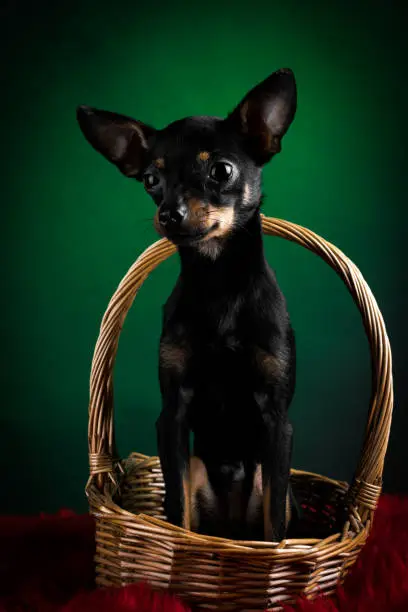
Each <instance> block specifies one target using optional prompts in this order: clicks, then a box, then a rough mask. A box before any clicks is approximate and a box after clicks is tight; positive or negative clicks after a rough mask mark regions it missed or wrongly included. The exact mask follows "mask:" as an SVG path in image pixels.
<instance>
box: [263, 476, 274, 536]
mask: <svg viewBox="0 0 408 612" xmlns="http://www.w3.org/2000/svg"><path fill="white" fill-rule="evenodd" d="M262 506H263V519H264V537H265V541H266V542H272V538H273V526H272V521H271V486H270V485H269V484H268V485H266V486H265V487H264V489H263V497H262Z"/></svg>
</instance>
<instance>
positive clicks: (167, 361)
mask: <svg viewBox="0 0 408 612" xmlns="http://www.w3.org/2000/svg"><path fill="white" fill-rule="evenodd" d="M159 354H160V365H161V366H162V367H164V368H166V369H169V370H174V371H175V372H177V373H181V372H183V370H184V368H185V365H186V362H187V360H188V358H189V356H190V351H189V349H188V347H187V346H183V345H181V344H173V343H171V342H167V341H162V342H161V343H160V352H159Z"/></svg>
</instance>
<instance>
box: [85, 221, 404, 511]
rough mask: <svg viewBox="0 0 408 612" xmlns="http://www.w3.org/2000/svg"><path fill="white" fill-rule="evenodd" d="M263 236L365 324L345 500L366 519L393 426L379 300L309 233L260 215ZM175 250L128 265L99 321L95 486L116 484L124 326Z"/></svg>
mask: <svg viewBox="0 0 408 612" xmlns="http://www.w3.org/2000/svg"><path fill="white" fill-rule="evenodd" d="M262 229H263V232H264V233H265V234H267V235H271V236H279V237H281V238H285V239H286V240H290V241H292V242H296V243H297V244H300V245H301V246H303V247H305V248H306V249H308V250H309V251H312V252H313V253H315V254H316V255H319V256H320V257H321V258H322V259H323V260H324V261H325V262H326V263H328V264H329V266H331V267H332V268H333V270H335V272H337V274H338V275H339V276H340V278H341V279H342V280H343V281H344V283H345V285H346V287H347V288H348V290H349V292H350V294H351V296H352V298H353V300H354V302H355V304H356V305H357V307H358V309H359V311H360V313H361V317H362V320H363V325H364V329H365V332H366V335H367V338H368V342H369V345H370V351H371V361H372V394H371V400H370V408H369V412H368V421H367V426H366V430H365V436H364V442H363V447H362V451H361V455H360V460H359V463H358V466H357V469H356V472H355V476H354V479H353V482H352V485H351V487H350V493H349V501H351V502H352V505H353V507H355V508H356V511H357V512H358V514H357V517H358V519H359V520H360V519H364V517H366V516H367V515H369V514H370V513H372V511H373V510H374V509H375V507H376V504H377V501H378V498H379V496H380V493H381V487H382V473H383V466H384V458H385V453H386V450H387V446H388V439H389V433H390V426H391V418H392V409H393V381H392V360H391V349H390V343H389V340H388V336H387V332H386V329H385V325H384V321H383V318H382V315H381V312H380V310H379V308H378V305H377V302H376V300H375V298H374V296H373V294H372V293H371V290H370V288H369V287H368V285H367V283H366V282H365V280H364V278H363V276H362V275H361V273H360V271H359V270H358V268H357V267H356V266H355V265H354V263H353V262H352V261H350V259H348V258H347V257H346V256H345V255H344V254H343V253H342V252H341V251H340V250H339V249H338V248H337V247H335V246H334V245H332V244H330V243H329V242H327V241H326V240H324V239H323V238H321V237H320V236H318V235H317V234H315V233H313V232H312V231H310V230H308V229H306V228H304V227H301V226H299V225H296V224H294V223H290V222H288V221H283V220H280V219H273V218H269V217H265V216H264V215H262ZM175 251H176V248H175V246H174V245H173V244H172V243H171V242H169V241H168V240H167V239H165V238H162V239H161V240H158V241H157V242H156V243H154V244H152V245H151V246H150V247H149V248H148V249H146V250H145V251H144V252H143V253H142V254H141V255H140V257H139V258H138V259H137V260H136V261H135V263H134V264H133V265H132V266H131V268H130V269H129V271H128V272H127V274H126V275H125V276H124V278H123V280H122V281H121V283H120V284H119V286H118V288H117V290H116V292H115V293H114V295H113V297H112V299H111V301H110V303H109V305H108V308H107V310H106V312H105V314H104V317H103V319H102V323H101V328H100V333H99V337H98V340H97V343H96V347H95V351H94V356H93V360H92V368H91V379H90V402H89V426H88V445H89V463H90V478H89V481H88V484H90V483H91V482H93V481H94V480H96V484H97V486H98V487H99V488H102V487H103V485H104V484H105V483H106V482H107V481H108V479H110V480H111V481H112V482H115V467H116V466H117V464H118V462H119V457H118V455H117V452H116V445H115V436H114V423H113V380H112V378H113V369H114V363H115V357H116V353H117V348H118V342H119V336H120V332H121V329H122V325H123V322H124V320H125V317H126V315H127V312H128V310H129V309H130V307H131V305H132V303H133V300H134V298H135V296H136V294H137V292H138V290H139V288H140V287H141V285H142V284H143V282H144V281H145V279H146V278H147V276H148V275H149V274H150V272H152V270H153V269H154V268H156V267H157V266H158V265H159V264H160V263H161V262H162V261H164V260H165V259H167V258H168V257H170V255H172V254H173V253H174V252H175Z"/></svg>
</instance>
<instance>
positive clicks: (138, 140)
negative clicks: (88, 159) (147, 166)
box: [77, 106, 155, 180]
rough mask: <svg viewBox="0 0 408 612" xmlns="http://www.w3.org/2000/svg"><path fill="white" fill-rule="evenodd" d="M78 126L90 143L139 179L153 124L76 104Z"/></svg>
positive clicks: (126, 174)
mask: <svg viewBox="0 0 408 612" xmlns="http://www.w3.org/2000/svg"><path fill="white" fill-rule="evenodd" d="M77 120H78V123H79V127H80V128H81V131H82V133H83V135H84V136H85V138H86V139H87V141H88V142H89V143H90V145H91V146H92V147H93V148H94V149H95V150H96V151H98V152H99V153H101V154H102V155H103V156H104V157H106V159H107V160H108V161H110V162H111V163H112V164H115V166H117V167H118V168H119V170H120V171H121V172H122V173H123V174H124V175H125V176H128V177H133V178H137V179H139V180H140V179H141V175H142V173H143V169H144V158H145V155H146V151H147V149H148V140H149V138H150V137H151V136H152V135H153V134H154V133H155V130H154V128H151V127H150V126H147V125H145V124H143V123H141V122H140V121H136V120H135V119H131V118H130V117H126V116H125V115H118V114H117V113H111V112H110V111H105V110H98V109H96V108H90V107H89V106H79V107H78V108H77Z"/></svg>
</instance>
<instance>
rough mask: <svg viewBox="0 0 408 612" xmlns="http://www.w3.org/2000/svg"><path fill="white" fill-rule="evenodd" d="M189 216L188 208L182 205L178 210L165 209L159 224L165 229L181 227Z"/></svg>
mask: <svg viewBox="0 0 408 612" xmlns="http://www.w3.org/2000/svg"><path fill="white" fill-rule="evenodd" d="M186 215H187V206H186V205H185V204H181V205H179V206H177V207H176V208H171V209H169V208H165V209H164V210H161V211H160V213H159V222H160V225H162V226H163V227H167V226H170V225H171V226H178V225H181V223H182V222H183V220H184V218H185V217H186Z"/></svg>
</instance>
